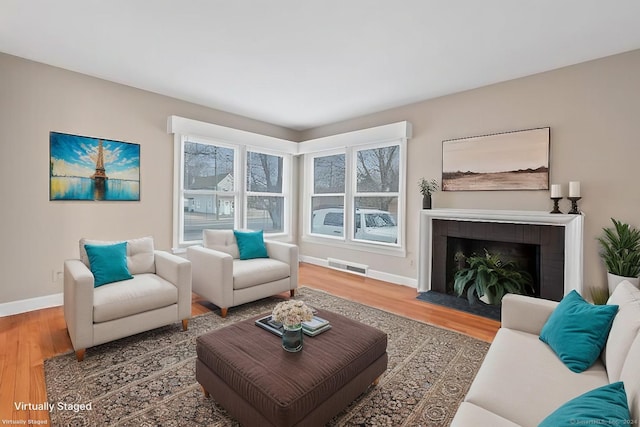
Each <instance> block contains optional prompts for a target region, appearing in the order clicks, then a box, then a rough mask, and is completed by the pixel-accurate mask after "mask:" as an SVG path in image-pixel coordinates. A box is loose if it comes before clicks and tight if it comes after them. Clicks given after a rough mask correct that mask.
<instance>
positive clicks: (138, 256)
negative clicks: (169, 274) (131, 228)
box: [80, 237, 156, 274]
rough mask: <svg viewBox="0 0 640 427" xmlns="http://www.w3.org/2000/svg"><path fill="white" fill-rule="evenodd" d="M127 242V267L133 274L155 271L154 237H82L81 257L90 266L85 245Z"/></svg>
mask: <svg viewBox="0 0 640 427" xmlns="http://www.w3.org/2000/svg"><path fill="white" fill-rule="evenodd" d="M125 241H126V242H127V268H128V269H129V273H131V274H141V273H155V272H156V266H155V255H154V252H153V250H154V247H153V237H141V238H138V239H129V240H115V241H109V240H92V239H85V238H82V239H80V259H81V260H82V262H84V264H85V265H86V266H87V267H89V258H88V257H87V251H86V250H85V248H84V245H86V244H89V245H112V244H114V243H122V242H125Z"/></svg>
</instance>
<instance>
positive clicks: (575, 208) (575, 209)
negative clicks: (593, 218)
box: [567, 197, 582, 215]
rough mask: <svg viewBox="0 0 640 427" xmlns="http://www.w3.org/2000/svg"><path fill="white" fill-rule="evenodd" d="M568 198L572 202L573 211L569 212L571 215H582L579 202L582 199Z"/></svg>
mask: <svg viewBox="0 0 640 427" xmlns="http://www.w3.org/2000/svg"><path fill="white" fill-rule="evenodd" d="M567 198H568V199H569V200H571V210H570V211H569V213H570V214H573V215H580V211H579V210H578V200H580V199H582V197H567Z"/></svg>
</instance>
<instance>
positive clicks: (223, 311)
mask: <svg viewBox="0 0 640 427" xmlns="http://www.w3.org/2000/svg"><path fill="white" fill-rule="evenodd" d="M227 310H229V309H228V308H227V307H225V308H221V309H220V317H222V318H225V317H227Z"/></svg>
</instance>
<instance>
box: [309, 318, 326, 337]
mask: <svg viewBox="0 0 640 427" xmlns="http://www.w3.org/2000/svg"><path fill="white" fill-rule="evenodd" d="M328 329H331V323H329V321H328V320H326V319H323V318H322V317H318V316H313V319H311V320H309V321H308V322H302V332H304V333H305V335H309V336H311V337H314V336H316V335H318V334H321V333H323V332H324V331H326V330H328Z"/></svg>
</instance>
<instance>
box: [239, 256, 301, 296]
mask: <svg viewBox="0 0 640 427" xmlns="http://www.w3.org/2000/svg"><path fill="white" fill-rule="evenodd" d="M290 275H291V269H290V267H289V264H287V263H285V262H282V261H278V260H276V259H272V258H256V259H249V260H244V261H241V260H239V259H237V260H236V259H234V260H233V289H245V288H250V287H252V286H256V285H263V284H265V283H269V282H275V281H276V280H280V279H286V278H288V277H289V276H290Z"/></svg>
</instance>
